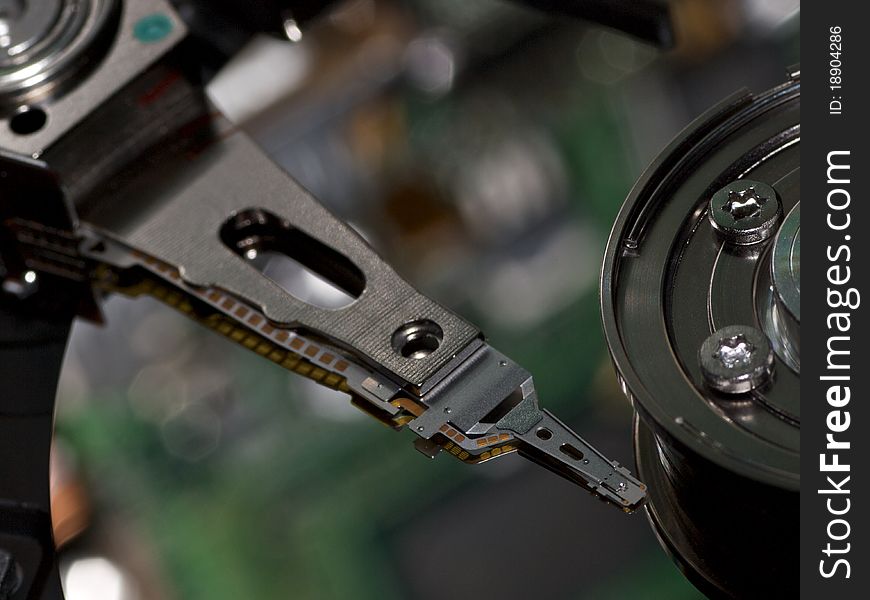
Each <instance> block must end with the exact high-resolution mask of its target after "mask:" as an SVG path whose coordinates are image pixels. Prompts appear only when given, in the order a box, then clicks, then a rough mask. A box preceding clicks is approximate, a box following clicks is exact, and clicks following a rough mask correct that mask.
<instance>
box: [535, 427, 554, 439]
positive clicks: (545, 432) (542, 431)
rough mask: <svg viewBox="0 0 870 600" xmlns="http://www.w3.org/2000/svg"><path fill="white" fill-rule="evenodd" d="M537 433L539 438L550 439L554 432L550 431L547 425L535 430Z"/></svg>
mask: <svg viewBox="0 0 870 600" xmlns="http://www.w3.org/2000/svg"><path fill="white" fill-rule="evenodd" d="M535 435H536V436H538V438H539V439H542V440H545V441H546V440H549V439H550V438H552V437H553V432H552V431H550V430H549V429H547V428H546V427H540V428H539V429H538V430H537V431H536V432H535Z"/></svg>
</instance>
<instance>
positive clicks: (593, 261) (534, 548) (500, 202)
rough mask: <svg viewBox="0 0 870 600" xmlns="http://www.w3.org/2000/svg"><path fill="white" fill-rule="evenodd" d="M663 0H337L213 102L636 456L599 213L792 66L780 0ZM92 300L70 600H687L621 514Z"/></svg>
mask: <svg viewBox="0 0 870 600" xmlns="http://www.w3.org/2000/svg"><path fill="white" fill-rule="evenodd" d="M672 4H673V11H674V18H675V24H676V28H677V39H678V45H677V47H676V48H675V49H674V50H670V51H660V50H657V49H655V48H653V47H651V46H648V45H645V44H643V43H640V42H636V41H633V40H632V39H630V38H628V37H626V36H624V35H622V34H619V33H616V32H614V31H611V30H607V29H603V28H599V27H595V26H591V25H589V24H584V23H580V22H576V21H572V20H570V19H560V18H552V17H546V16H543V15H542V14H541V13H537V12H534V11H531V10H528V9H524V8H521V7H518V6H517V5H514V4H512V3H509V2H505V1H502V0H474V1H471V0H413V1H410V0H409V1H399V0H346V1H344V2H338V3H337V4H336V5H335V7H334V8H333V9H332V10H331V11H330V12H329V13H328V14H326V15H323V16H322V17H321V18H320V19H318V20H317V21H315V22H313V23H311V24H310V25H308V26H306V27H304V28H302V29H297V28H295V27H293V26H288V27H287V30H286V33H287V38H289V39H283V40H280V39H277V38H275V37H270V36H265V35H263V36H258V37H256V38H255V39H253V40H252V41H251V42H249V43H248V44H247V45H246V46H245V47H244V48H243V49H242V51H241V52H240V53H239V54H238V55H237V56H236V57H235V59H233V61H232V62H231V63H230V64H229V65H227V66H226V68H224V69H223V71H222V72H221V73H220V74H219V76H218V77H217V78H216V79H215V80H213V81H212V83H211V85H210V93H211V95H212V98H213V99H214V101H215V102H216V103H217V104H218V106H220V107H221V108H222V109H223V110H224V111H225V112H226V113H227V114H228V115H229V116H230V117H231V118H232V119H233V120H235V121H236V122H238V123H239V124H240V125H242V126H243V127H245V128H246V129H247V130H248V131H249V132H250V133H251V135H252V136H253V137H254V138H255V139H256V140H258V141H259V143H260V144H261V145H262V146H263V147H264V148H265V149H266V150H267V151H268V152H269V153H270V154H271V155H272V156H273V157H274V159H275V160H276V161H277V162H279V163H280V164H281V165H283V166H284V167H285V168H286V169H287V170H288V171H289V172H290V173H291V174H292V175H294V176H295V177H296V178H297V179H299V180H300V181H301V182H302V183H303V184H304V185H305V186H306V187H308V188H309V189H310V190H311V191H312V192H313V193H314V194H315V195H316V196H317V197H318V198H319V199H320V200H321V201H322V202H324V203H325V204H326V205H328V206H329V207H330V208H331V209H332V210H333V211H334V212H336V213H337V214H338V215H339V216H341V217H342V218H344V219H346V220H348V221H349V222H350V223H351V224H353V226H354V227H356V228H357V229H358V230H359V231H360V232H361V233H362V234H363V235H364V236H365V237H366V238H367V239H368V240H369V241H370V242H371V243H372V244H373V245H374V246H375V247H376V248H377V249H378V250H379V251H380V252H381V253H382V254H383V256H385V257H386V258H387V259H388V260H389V261H391V262H392V263H393V264H394V265H395V267H396V268H397V270H398V271H399V272H400V273H401V274H402V275H403V276H404V277H405V278H407V279H408V280H410V281H411V282H412V283H414V284H415V285H416V286H418V287H419V288H420V289H421V290H422V291H423V292H424V293H426V294H429V295H431V296H432V297H434V298H436V299H438V300H439V301H441V302H442V303H443V304H445V305H447V306H448V307H450V308H452V309H453V310H455V311H457V312H459V313H460V314H462V315H463V316H465V317H467V318H468V319H470V320H471V321H473V322H475V323H476V324H477V325H479V326H480V327H481V328H482V329H483V330H484V331H485V332H486V333H487V335H488V337H489V339H490V340H491V342H492V343H493V345H494V346H496V347H497V348H499V349H500V350H502V351H504V352H505V353H507V354H508V355H511V356H512V357H513V358H514V359H516V360H517V361H519V362H520V363H521V364H523V365H524V366H525V367H526V368H528V369H529V370H530V371H531V372H532V373H533V374H534V376H535V380H536V383H537V386H538V389H539V393H540V397H541V399H542V402H543V403H544V405H545V406H546V407H548V408H550V409H552V410H553V411H554V412H555V413H556V414H558V415H559V416H560V417H561V418H562V419H563V420H565V421H566V422H567V423H568V424H569V425H571V426H572V427H574V428H575V429H576V430H577V431H579V432H580V433H581V435H583V436H584V437H585V438H586V439H588V440H589V441H590V442H592V443H593V444H594V445H596V446H598V447H599V448H600V449H601V450H603V451H604V452H605V453H606V454H607V455H608V456H610V457H612V458H615V459H618V460H622V461H623V462H625V463H627V464H631V463H632V450H631V432H630V422H631V411H630V408H629V406H628V404H627V402H626V401H625V399H624V398H623V397H622V395H621V393H620V392H619V390H618V388H617V385H616V381H615V378H614V375H613V372H612V369H611V367H610V364H609V361H608V358H607V351H606V348H605V344H604V340H603V336H602V334H601V331H600V326H599V316H598V300H597V290H598V281H597V278H598V271H599V266H600V261H601V258H602V255H603V250H604V244H605V242H606V238H607V235H608V233H609V230H610V227H611V224H612V222H613V219H614V218H615V216H616V213H617V211H618V209H619V207H620V205H621V203H622V201H623V199H624V198H625V196H626V194H627V192H628V191H629V189H630V187H631V185H632V183H633V181H634V180H635V179H636V178H637V177H638V175H639V174H640V173H641V171H642V169H643V168H644V167H645V165H646V164H648V163H649V161H651V160H652V158H653V157H654V156H655V154H656V153H657V152H658V151H659V150H660V149H661V148H663V147H664V145H665V144H666V143H667V142H668V141H669V139H670V138H671V137H672V136H674V135H675V134H676V133H677V132H678V131H679V130H680V129H681V128H682V127H683V126H685V125H686V124H687V123H688V122H689V121H690V120H691V119H692V118H694V117H695V116H697V115H698V114H700V113H701V112H703V111H704V110H706V109H707V108H709V107H710V106H712V105H713V104H714V103H716V102H718V101H719V100H721V99H722V98H724V97H725V96H727V95H728V94H730V93H732V92H734V91H736V90H737V89H739V88H741V87H749V88H750V89H753V90H755V91H761V90H763V89H765V88H767V87H770V86H772V85H774V84H776V83H778V82H780V81H783V80H784V79H785V72H786V67H787V66H788V65H791V64H793V63H796V62H798V59H799V45H798V35H797V34H798V31H799V15H798V12H797V11H798V2H797V0H743V1H738V0H677V1H675V2H673V3H672ZM289 25H292V24H289ZM290 276H292V277H298V278H300V279H299V281H296V282H295V284H294V288H295V289H306V290H308V293H310V294H311V295H312V297H317V298H319V299H321V300H322V301H328V298H324V296H323V294H325V293H328V290H326V291H325V290H324V289H323V288H322V286H319V285H318V281H316V280H312V279H306V277H309V276H308V275H306V274H305V273H304V272H298V273H295V274H292V275H290ZM105 309H106V314H107V320H108V325H107V326H104V327H98V326H95V325H93V324H90V323H87V322H79V323H77V324H76V326H75V330H74V335H73V337H72V341H71V343H70V347H69V351H68V354H67V357H66V363H65V366H64V369H63V373H62V378H61V385H60V391H59V398H58V416H57V431H58V435H57V443H56V447H55V453H54V464H55V467H56V468H55V481H54V486H55V518H56V520H57V523H56V527H57V530H58V535H59V539H60V541H64V542H66V546H65V549H64V552H63V565H64V569H63V580H64V585H65V589H66V593H67V597H68V598H69V600H84V599H87V600H102V599H110V600H152V599H158V598H159V599H186V600H224V599H233V600H237V599H239V598H257V599H266V598H269V599H271V598H293V599H303V600H304V599H318V600H319V599H327V600H328V599H347V598H353V599H367V598H372V599H374V598H377V599H379V600H389V599H404V598H414V599H417V598H419V599H422V600H426V599H430V598H431V599H435V598H447V597H453V598H501V599H513V598H538V597H548V598H556V599H558V598H565V599H571V598H574V599H576V598H595V599H600V598H614V599H617V598H668V599H676V600H681V599H686V600H688V599H691V598H698V597H700V595H699V593H698V592H696V591H695V590H694V589H693V588H692V587H691V586H690V584H688V583H687V582H686V581H685V580H684V579H683V577H682V576H681V575H680V573H679V571H678V570H677V569H676V567H674V566H673V565H672V563H671V562H670V560H669V559H668V557H667V556H666V555H665V554H664V552H663V551H662V550H661V548H660V547H659V546H658V544H657V542H656V540H655V538H654V535H653V533H652V531H651V530H650V528H649V526H648V524H647V522H646V519H645V516H644V515H643V514H642V513H639V514H635V515H631V516H626V515H623V514H621V513H620V512H619V511H616V510H614V509H612V508H610V507H608V506H605V505H604V504H602V503H600V502H596V501H594V500H593V499H591V498H589V497H588V496H587V495H586V494H585V493H584V492H582V491H581V490H580V489H579V488H576V487H574V486H572V485H571V484H569V483H567V482H564V481H562V480H560V479H559V478H557V477H556V476H553V475H551V474H550V473H548V472H545V471H544V470H542V469H539V468H536V467H535V466H534V465H532V464H530V463H527V462H526V461H523V460H522V459H521V458H519V457H516V456H513V455H511V456H507V457H505V458H502V459H499V460H497V461H494V462H490V463H487V464H486V465H482V466H479V467H466V466H465V465H462V464H461V463H459V462H458V461H455V460H453V459H452V458H451V457H449V456H441V457H439V458H437V459H436V460H434V461H430V460H428V459H426V458H425V457H423V456H422V455H420V454H419V453H417V452H415V451H414V449H413V447H412V446H411V441H412V438H413V436H412V435H411V434H410V433H409V432H402V433H395V432H392V431H389V430H388V429H386V428H384V427H381V426H380V425H378V424H377V423H376V422H375V421H373V420H371V419H369V418H368V417H366V416H365V415H363V414H362V413H361V412H358V411H357V410H356V409H355V408H353V407H352V406H351V405H350V404H349V402H348V401H347V399H346V398H345V397H343V396H342V395H340V394H337V393H334V392H332V391H330V390H327V389H325V388H319V387H318V386H317V385H315V384H313V383H311V382H309V381H308V380H306V379H303V378H300V377H297V376H294V375H292V374H290V373H287V372H285V371H283V370H282V369H280V368H279V367H277V366H276V365H274V364H272V363H270V362H268V361H263V360H261V359H259V358H258V357H257V356H256V355H254V354H250V353H248V352H246V351H245V350H244V349H242V348H239V347H235V346H234V345H232V344H231V343H229V342H227V341H225V340H223V339H222V338H219V337H218V336H216V335H214V334H212V333H210V332H208V331H205V330H201V329H199V328H198V327H197V326H196V325H194V324H192V323H190V322H188V321H187V320H185V318H184V317H182V316H180V315H178V314H175V313H173V312H172V311H170V310H169V309H167V308H165V307H163V306H161V305H158V304H157V303H156V302H152V301H148V300H135V301H134V300H130V299H125V298H112V299H110V300H109V301H108V302H107V304H106V307H105Z"/></svg>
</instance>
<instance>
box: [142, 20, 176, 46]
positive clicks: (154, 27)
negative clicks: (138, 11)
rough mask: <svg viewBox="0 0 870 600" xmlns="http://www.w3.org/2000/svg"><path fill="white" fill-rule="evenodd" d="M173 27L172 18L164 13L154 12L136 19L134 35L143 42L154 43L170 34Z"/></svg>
mask: <svg viewBox="0 0 870 600" xmlns="http://www.w3.org/2000/svg"><path fill="white" fill-rule="evenodd" d="M172 27H173V23H172V19H170V18H169V17H168V16H166V15H165V14H163V13H154V14H153V15H148V16H145V17H142V18H141V19H139V20H138V21H136V24H135V25H133V35H134V36H135V37H136V39H137V40H139V41H140V42H142V43H143V44H153V43H154V42H159V41H160V40H162V39H163V38H165V37H166V36H167V35H169V33H170V32H171V31H172Z"/></svg>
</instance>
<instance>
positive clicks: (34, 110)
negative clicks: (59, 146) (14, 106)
mask: <svg viewBox="0 0 870 600" xmlns="http://www.w3.org/2000/svg"><path fill="white" fill-rule="evenodd" d="M47 121H48V115H47V114H45V111H44V110H42V109H41V108H39V107H35V106H24V107H22V108H20V109H19V110H18V112H16V113H15V114H14V115H12V117H10V119H9V129H11V130H12V133H17V134H18V135H30V134H32V133H36V132H37V131H39V130H40V129H42V128H43V127H45V123H46V122H47Z"/></svg>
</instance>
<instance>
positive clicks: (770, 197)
mask: <svg viewBox="0 0 870 600" xmlns="http://www.w3.org/2000/svg"><path fill="white" fill-rule="evenodd" d="M709 209H710V210H709V218H710V223H711V224H712V225H713V229H715V230H716V231H718V232H719V234H721V235H722V236H723V237H724V238H725V240H726V241H728V242H730V243H732V244H736V245H738V246H746V245H749V244H756V243H758V242H762V241H764V240H766V239H767V238H769V237H770V236H771V235H773V233H774V231H775V229H776V225H777V223H778V222H779V220H780V219H781V218H782V206H781V205H780V201H779V197H778V196H777V195H776V191H775V190H774V189H773V188H772V187H770V186H769V185H767V184H766V183H761V182H760V181H750V180H748V179H738V180H737V181H732V182H731V183H729V184H728V185H726V186H725V187H723V188H722V189H721V190H719V191H718V192H716V193H715V194H713V197H712V198H710V205H709Z"/></svg>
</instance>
